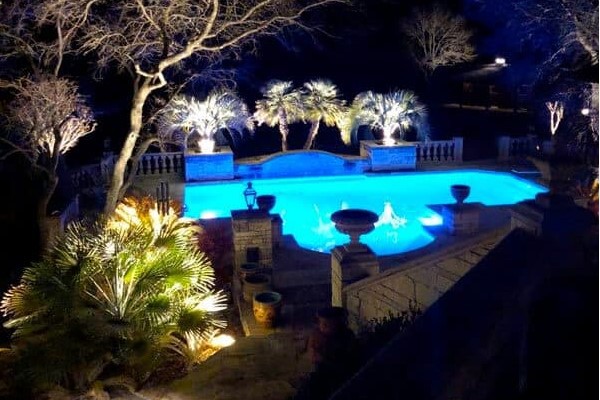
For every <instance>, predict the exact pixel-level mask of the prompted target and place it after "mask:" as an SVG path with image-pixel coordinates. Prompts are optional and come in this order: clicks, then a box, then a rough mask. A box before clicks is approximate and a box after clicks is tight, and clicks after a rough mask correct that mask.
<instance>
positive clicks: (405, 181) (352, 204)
mask: <svg viewBox="0 0 600 400" xmlns="http://www.w3.org/2000/svg"><path fill="white" fill-rule="evenodd" d="M246 182H247V181H232V182H219V183H202V184H187V185H186V187H185V191H184V203H185V205H186V212H185V216H187V217H191V218H201V219H208V218H220V217H230V211H231V210H235V209H244V208H246V205H245V202H244V197H243V195H242V192H243V191H244V189H245V187H246ZM252 183H253V186H254V188H255V189H256V191H257V193H258V194H259V195H261V194H274V195H275V196H277V202H276V204H275V208H274V209H273V212H274V213H279V214H280V215H281V218H282V219H283V233H284V234H291V235H293V236H294V238H295V240H296V242H298V244H299V245H300V246H302V247H304V248H307V249H310V250H315V251H319V252H329V251H330V250H331V249H332V248H333V247H334V246H337V245H340V244H344V243H347V242H348V236H346V235H343V234H341V233H339V232H338V231H337V230H336V229H335V227H334V225H333V223H332V222H331V220H330V216H331V214H332V213H333V212H335V211H337V210H340V209H344V208H363V209H367V210H371V211H373V212H375V213H377V214H379V216H380V218H379V221H378V222H377V224H376V229H375V230H374V231H373V232H371V233H369V234H367V235H364V236H362V237H361V241H362V242H363V243H366V244H367V245H369V246H370V247H371V248H372V249H373V251H375V253H377V254H378V255H389V254H397V253H403V252H407V251H410V250H414V249H417V248H419V247H423V246H425V245H427V244H429V243H431V242H432V241H433V240H434V237H433V236H432V235H431V234H430V233H429V232H427V231H426V230H425V229H424V226H435V225H440V224H442V222H443V221H442V218H441V216H440V215H439V214H437V213H436V212H434V211H433V210H432V209H430V208H428V207H427V206H428V205H434V204H446V203H453V202H454V199H453V198H452V196H451V195H450V186H451V185H453V184H466V185H469V186H471V194H470V196H469V198H468V199H467V202H480V203H483V204H484V205H487V206H494V205H503V204H514V203H517V202H519V201H522V200H527V199H533V198H534V197H535V195H536V194H537V193H539V192H543V191H546V189H545V188H544V187H542V186H539V185H536V184H534V183H532V182H529V181H526V180H522V179H520V178H518V177H516V176H514V175H511V174H507V173H499V172H488V171H449V172H418V173H404V174H394V175H375V176H373V175H370V176H365V175H352V176H335V177H319V178H286V179H264V180H253V181H252Z"/></svg>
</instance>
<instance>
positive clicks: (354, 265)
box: [331, 244, 379, 307]
mask: <svg viewBox="0 0 600 400" xmlns="http://www.w3.org/2000/svg"><path fill="white" fill-rule="evenodd" d="M378 273H379V261H377V256H376V255H375V253H373V251H372V250H371V249H370V248H369V247H368V246H366V245H364V244H348V245H344V246H337V247H334V248H333V250H331V305H332V306H334V307H345V306H346V299H345V298H344V295H343V290H344V287H345V286H347V285H349V284H351V283H353V282H356V281H358V280H360V279H363V278H366V277H369V276H373V275H376V274H378Z"/></svg>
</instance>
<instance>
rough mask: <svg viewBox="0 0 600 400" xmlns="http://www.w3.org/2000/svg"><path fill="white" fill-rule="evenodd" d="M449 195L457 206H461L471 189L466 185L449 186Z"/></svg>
mask: <svg viewBox="0 0 600 400" xmlns="http://www.w3.org/2000/svg"><path fill="white" fill-rule="evenodd" d="M450 193H451V194H452V197H454V200H456V203H457V204H462V203H463V202H464V201H465V199H466V198H467V197H469V194H470V193H471V187H470V186H468V185H452V186H450Z"/></svg>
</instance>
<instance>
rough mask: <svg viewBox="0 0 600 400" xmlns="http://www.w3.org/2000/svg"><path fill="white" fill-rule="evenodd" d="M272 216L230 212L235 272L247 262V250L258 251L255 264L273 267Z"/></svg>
mask: <svg viewBox="0 0 600 400" xmlns="http://www.w3.org/2000/svg"><path fill="white" fill-rule="evenodd" d="M272 220H273V215H271V214H269V213H268V212H264V211H259V210H252V211H249V210H233V211H231V224H232V228H233V250H234V262H235V267H236V270H237V269H238V268H239V267H240V266H241V265H242V264H244V263H246V262H248V261H253V260H248V259H247V254H248V249H256V250H258V260H257V262H258V263H259V264H260V265H261V267H263V268H272V267H273V227H272Z"/></svg>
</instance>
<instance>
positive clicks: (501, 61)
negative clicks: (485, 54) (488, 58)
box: [494, 57, 506, 66]
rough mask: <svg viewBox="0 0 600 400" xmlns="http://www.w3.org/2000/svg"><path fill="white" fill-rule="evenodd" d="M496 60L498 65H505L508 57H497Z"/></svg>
mask: <svg viewBox="0 0 600 400" xmlns="http://www.w3.org/2000/svg"><path fill="white" fill-rule="evenodd" d="M494 62H495V63H496V65H501V66H504V65H506V58H504V57H496V59H495V60H494Z"/></svg>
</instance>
